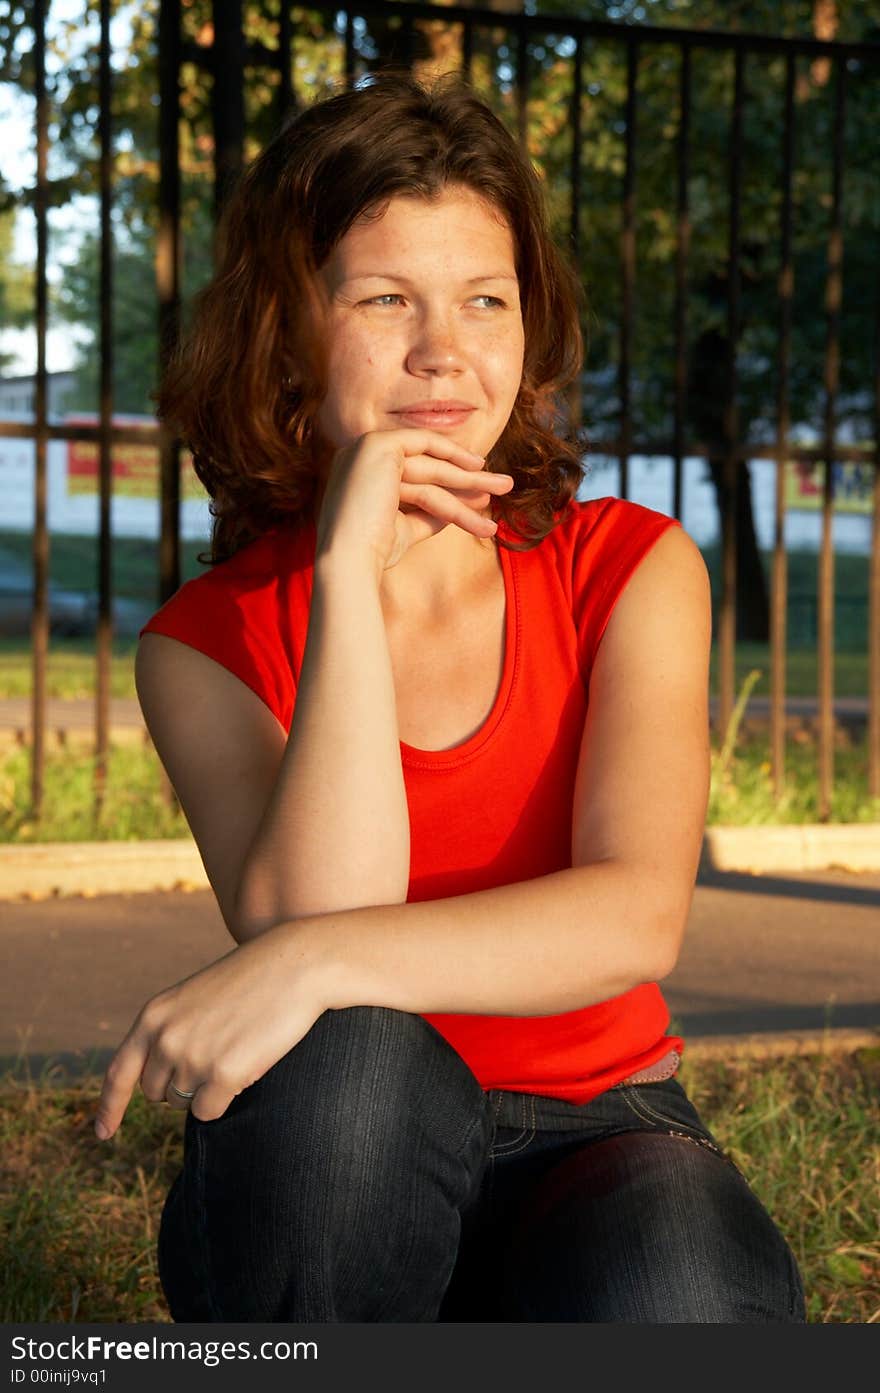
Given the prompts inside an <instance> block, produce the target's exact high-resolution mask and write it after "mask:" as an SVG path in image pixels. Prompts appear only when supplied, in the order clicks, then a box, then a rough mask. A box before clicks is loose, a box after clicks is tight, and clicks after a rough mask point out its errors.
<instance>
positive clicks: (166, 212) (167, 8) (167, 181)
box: [156, 0, 181, 808]
mask: <svg viewBox="0 0 880 1393" xmlns="http://www.w3.org/2000/svg"><path fill="white" fill-rule="evenodd" d="M180 3H181V0H161V4H160V8H159V232H158V237H157V239H156V295H157V299H158V308H159V363H158V369H159V376H160V379H161V376H162V374H163V373H164V370H165V368H166V366H167V365H168V363H169V361H170V359H171V357H172V356H173V354H174V351H175V349H176V347H177V340H178V336H179V333H180ZM159 518H160V530H159V603H160V604H164V603H165V601H166V600H167V599H169V598H170V597H171V596H172V595H173V594H174V592H175V590H177V589H178V588H179V586H180V442H179V441H178V440H177V438H176V437H175V436H174V435H173V434H172V432H171V431H170V430H169V429H168V428H167V427H166V426H165V425H164V424H163V425H162V426H161V427H160V430H159ZM159 788H160V794H161V797H162V799H163V801H164V803H165V804H166V805H167V806H168V807H169V808H174V807H176V805H177V799H176V795H175V793H174V789H173V788H172V785H171V781H170V780H169V778H168V775H167V774H166V773H165V769H164V767H163V766H161V765H160V769H159Z"/></svg>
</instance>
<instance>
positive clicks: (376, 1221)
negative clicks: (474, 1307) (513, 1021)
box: [169, 1007, 489, 1320]
mask: <svg viewBox="0 0 880 1393" xmlns="http://www.w3.org/2000/svg"><path fill="white" fill-rule="evenodd" d="M487 1112H488V1109H487V1107H486V1096H485V1094H484V1093H483V1091H482V1089H481V1088H480V1086H479V1084H478V1082H477V1080H476V1079H475V1078H474V1076H473V1074H472V1073H471V1072H470V1070H469V1069H468V1068H467V1066H466V1065H465V1064H464V1062H463V1061H462V1060H461V1059H460V1057H459V1056H458V1055H456V1054H455V1052H454V1051H453V1050H452V1049H451V1047H450V1046H449V1045H448V1044H447V1043H446V1041H445V1040H443V1038H442V1037H441V1036H440V1035H439V1034H438V1033H437V1032H436V1031H434V1029H433V1027H431V1026H430V1025H428V1023H427V1022H425V1021H423V1020H422V1019H421V1017H418V1016H412V1015H409V1014H408V1013H404V1012H399V1011H393V1010H390V1009H388V1008H372V1007H354V1008H349V1009H347V1010H345V1011H339V1012H330V1011H328V1012H326V1013H325V1014H324V1016H322V1017H321V1018H320V1020H319V1021H318V1022H316V1024H315V1026H314V1027H313V1028H312V1030H311V1031H310V1032H309V1034H308V1035H307V1036H306V1037H304V1039H303V1040H302V1041H301V1042H300V1044H299V1045H297V1046H296V1048H295V1049H294V1050H292V1051H291V1052H290V1053H289V1054H288V1055H286V1056H285V1057H284V1058H283V1059H281V1060H279V1062H278V1064H276V1065H275V1066H274V1067H273V1069H271V1070H270V1071H269V1072H268V1074H266V1075H265V1076H264V1078H263V1079H261V1080H259V1081H258V1082H257V1083H256V1084H254V1085H253V1087H252V1088H250V1089H247V1090H245V1092H244V1093H243V1094H242V1095H241V1096H240V1097H239V1098H238V1099H236V1101H235V1103H234V1104H233V1106H232V1107H231V1108H230V1109H229V1111H228V1113H227V1114H226V1115H224V1117H222V1118H220V1119H218V1120H217V1121H216V1122H210V1123H196V1122H194V1121H193V1120H192V1119H190V1123H189V1127H188V1145H187V1157H186V1166H185V1171H186V1172H187V1174H186V1181H187V1184H186V1194H187V1195H188V1196H189V1203H188V1205H187V1206H185V1207H184V1206H179V1209H180V1212H181V1214H183V1213H184V1212H185V1213H186V1216H187V1221H188V1224H189V1226H190V1228H192V1225H193V1224H194V1223H195V1224H196V1225H197V1226H199V1227H200V1229H201V1231H202V1232H201V1234H200V1235H199V1236H198V1237H197V1240H196V1247H198V1246H199V1244H204V1245H206V1247H207V1250H208V1251H209V1253H210V1266H211V1269H212V1273H213V1276H214V1279H215V1286H216V1289H217V1291H218V1293H219V1295H218V1297H217V1300H218V1303H220V1304H221V1305H222V1306H223V1308H224V1314H225V1318H233V1315H232V1314H229V1313H228V1312H229V1307H228V1301H227V1297H226V1296H225V1295H223V1293H229V1291H230V1290H232V1289H234V1290H235V1291H237V1292H238V1293H239V1294H238V1295H237V1296H235V1297H234V1302H236V1303H237V1302H238V1301H239V1300H240V1299H245V1300H250V1297H249V1296H247V1297H246V1296H244V1295H243V1293H242V1288H241V1282H240V1278H239V1275H237V1273H236V1267H238V1268H239V1269H240V1274H241V1276H244V1274H245V1273H247V1274H248V1276H247V1285H248V1287H249V1288H250V1291H251V1292H253V1293H254V1296H255V1297H257V1299H258V1301H259V1303H260V1304H259V1307H258V1309H259V1310H260V1311H262V1314H261V1315H246V1314H244V1313H243V1312H242V1310H241V1307H240V1306H236V1309H237V1310H238V1311H239V1314H238V1315H237V1316H236V1317H235V1318H239V1319H258V1318H259V1319H280V1318H282V1316H281V1315H274V1316H273V1315H272V1314H269V1312H270V1311H272V1310H279V1311H282V1310H283V1311H286V1312H287V1313H288V1314H287V1315H286V1316H284V1317H283V1318H286V1319H293V1318H296V1319H314V1320H335V1319H347V1320H358V1319H377V1318H380V1317H377V1316H375V1315H373V1316H370V1315H358V1314H348V1315H344V1316H340V1315H338V1314H334V1312H337V1311H338V1310H339V1308H340V1302H341V1303H342V1306H343V1307H345V1309H346V1310H358V1309H361V1308H360V1306H359V1302H361V1301H362V1300H367V1302H368V1306H369V1303H370V1302H372V1303H378V1304H379V1306H380V1307H381V1306H382V1305H383V1303H385V1302H386V1301H387V1302H388V1303H390V1306H391V1307H392V1308H393V1307H394V1304H395V1301H396V1300H397V1295H396V1293H397V1291H398V1287H399V1283H400V1281H401V1277H402V1275H405V1274H407V1272H408V1270H409V1269H410V1268H412V1267H413V1266H414V1265H415V1267H417V1268H418V1269H419V1270H420V1271H424V1273H425V1275H426V1276H428V1277H429V1278H430V1282H431V1283H433V1282H434V1281H436V1280H438V1279H440V1278H442V1279H443V1280H445V1278H443V1272H444V1270H445V1268H446V1267H447V1266H448V1265H449V1264H451V1262H452V1261H453V1260H454V1251H455V1246H456V1242H457V1235H458V1223H459V1219H458V1214H459V1209H460V1207H461V1206H462V1205H463V1204H464V1202H465V1201H466V1199H467V1197H468V1195H469V1193H470V1192H471V1190H472V1188H473V1187H474V1185H475V1184H476V1183H478V1179H479V1175H480V1174H481V1169H482V1165H483V1164H484V1162H485V1152H486V1149H487V1147H488V1137H489V1122H488V1117H487ZM169 1238H170V1224H169ZM186 1247H187V1250H188V1251H189V1252H192V1249H193V1242H192V1235H190V1236H189V1241H188V1242H187V1244H186ZM450 1270H451V1268H450ZM409 1275H410V1278H411V1279H412V1280H413V1291H412V1293H411V1294H410V1295H409V1296H408V1298H407V1299H408V1300H411V1301H415V1302H416V1305H415V1306H413V1307H411V1308H410V1310H411V1311H412V1310H418V1309H419V1307H418V1301H419V1299H420V1296H419V1289H418V1282H417V1281H415V1279H414V1277H413V1274H412V1273H411V1272H410V1274H409ZM445 1277H446V1278H448V1271H446V1273H445ZM258 1294H259V1295H258ZM440 1295H442V1282H441V1287H440V1291H439V1293H438V1297H437V1299H438V1300H439V1296H440ZM425 1300H426V1301H427V1300H428V1298H427V1297H425ZM297 1311H298V1312H300V1314H299V1315H293V1314H291V1312H297ZM303 1312H305V1314H303ZM322 1312H323V1314H322ZM390 1318H392V1319H394V1318H395V1317H393V1316H392V1317H390ZM396 1318H397V1319H421V1318H422V1317H420V1316H419V1315H418V1314H408V1315H406V1316H402V1317H401V1316H398V1317H396Z"/></svg>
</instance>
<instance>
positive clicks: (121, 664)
mask: <svg viewBox="0 0 880 1393" xmlns="http://www.w3.org/2000/svg"><path fill="white" fill-rule="evenodd" d="M136 648H137V639H136V638H117V639H114V641H113V652H112V657H111V661H110V695H111V696H113V697H134V696H135V695H136V693H135V689H134V655H135V650H136ZM46 669H47V673H46V695H47V696H49V697H53V698H54V697H60V698H68V699H74V698H85V699H87V700H88V699H91V700H92V701H94V698H95V683H96V674H95V644H94V640H93V639H92V638H63V639H61V638H58V639H54V638H53V639H52V640H51V642H50V644H49V653H48V657H47V663H46ZM32 690H33V666H32V658H31V647H30V643H29V642H28V640H27V639H23V638H2V639H0V700H2V699H4V698H7V697H29V696H30V694H31V691H32Z"/></svg>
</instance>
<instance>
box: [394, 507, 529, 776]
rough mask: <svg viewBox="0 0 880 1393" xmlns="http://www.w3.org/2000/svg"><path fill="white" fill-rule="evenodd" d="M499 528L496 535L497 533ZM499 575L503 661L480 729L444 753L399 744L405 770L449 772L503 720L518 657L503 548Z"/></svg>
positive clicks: (515, 608)
mask: <svg viewBox="0 0 880 1393" xmlns="http://www.w3.org/2000/svg"><path fill="white" fill-rule="evenodd" d="M501 530H502V529H501V527H499V533H501ZM498 554H499V557H500V560H501V575H502V579H503V581H504V660H503V663H502V669H501V681H500V682H499V684H498V691H497V692H496V693H495V700H494V702H493V703H492V707H491V710H490V711H489V713H488V715H487V716H486V719H485V720H484V721H483V723H482V725H481V726H480V727H479V728H478V729H477V730H475V731H474V733H473V734H472V735H470V736H468V738H467V740H463V741H461V743H460V744H458V745H450V746H448V747H447V748H446V749H445V750H423V749H420V748H419V747H418V746H417V745H409V744H407V742H406V741H405V740H401V741H400V752H401V760H402V762H403V764H404V766H405V767H406V768H408V769H451V768H454V767H455V766H457V765H459V764H465V763H466V762H467V761H468V760H471V759H474V758H476V756H477V755H479V754H481V753H482V751H483V750H484V748H485V747H486V746H487V745H488V744H489V742H490V740H491V739H492V737H493V736H494V735H495V732H496V731H497V729H498V727H499V726H500V724H501V722H502V720H503V719H504V714H505V712H506V710H507V707H508V705H509V703H510V699H511V696H512V694H513V688H514V679H515V677H516V670H517V660H518V655H519V594H518V589H517V579H516V569H515V567H514V565H513V561H512V558H513V556H514V553H513V552H511V551H508V549H507V548H506V547H499V548H498Z"/></svg>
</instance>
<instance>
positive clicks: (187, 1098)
mask: <svg viewBox="0 0 880 1393" xmlns="http://www.w3.org/2000/svg"><path fill="white" fill-rule="evenodd" d="M200 1087H201V1085H200V1084H197V1083H181V1081H180V1079H179V1078H177V1076H175V1077H174V1078H172V1079H169V1080H168V1086H167V1088H166V1089H165V1102H166V1103H167V1104H168V1106H169V1108H176V1109H177V1110H178V1111H179V1112H188V1111H189V1109H190V1108H191V1107H192V1103H193V1099H194V1098H195V1096H196V1094H197V1093H198V1091H199V1088H200Z"/></svg>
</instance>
